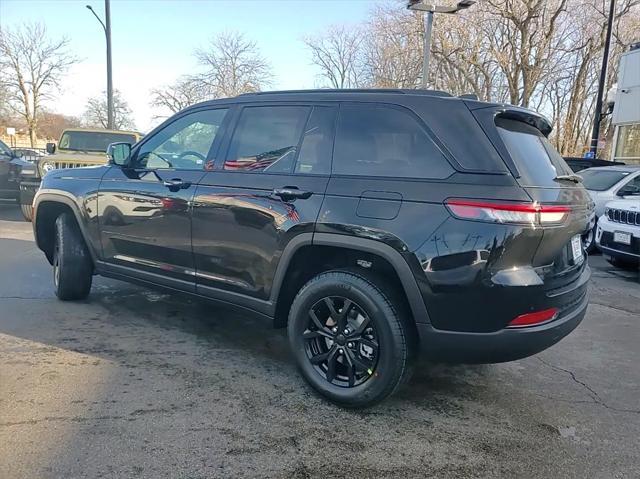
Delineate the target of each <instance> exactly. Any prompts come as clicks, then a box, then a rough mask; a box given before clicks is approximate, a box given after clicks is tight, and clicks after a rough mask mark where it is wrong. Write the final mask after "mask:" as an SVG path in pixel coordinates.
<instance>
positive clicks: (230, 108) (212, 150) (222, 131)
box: [127, 104, 236, 171]
mask: <svg viewBox="0 0 640 479" xmlns="http://www.w3.org/2000/svg"><path fill="white" fill-rule="evenodd" d="M214 110H227V113H226V115H225V116H224V119H223V120H222V123H221V124H220V128H219V132H218V134H216V136H215V138H214V139H213V142H212V143H211V146H210V147H209V151H208V152H207V156H206V158H205V162H204V164H203V165H202V168H201V169H191V168H189V169H186V168H170V167H168V168H142V167H140V166H134V165H135V163H136V162H137V160H138V154H139V153H140V149H141V148H142V147H143V146H144V145H145V144H146V143H147V142H148V141H150V140H151V139H152V138H154V137H155V136H156V135H157V134H159V133H161V132H162V131H163V130H165V129H166V128H168V127H169V126H170V125H172V124H173V123H175V122H176V121H179V120H181V119H182V118H184V117H186V116H188V115H192V114H195V113H200V112H203V111H214ZM235 110H236V105H233V104H227V105H216V106H215V107H212V106H203V107H199V108H193V109H191V108H190V109H187V110H183V111H181V112H179V113H176V114H175V115H173V116H172V117H170V118H168V119H167V120H165V121H164V122H163V123H161V124H160V125H158V126H157V127H156V128H154V129H153V131H152V132H151V133H149V134H148V135H145V137H144V138H142V139H141V140H140V141H139V142H138V143H137V144H136V147H135V150H134V151H132V153H131V159H130V162H129V163H130V165H129V166H127V168H129V169H132V170H136V171H173V170H185V171H209V170H206V169H205V166H206V165H207V162H208V161H209V160H210V159H213V160H214V168H215V160H216V157H215V154H216V153H218V150H219V149H220V145H221V144H222V140H223V139H224V137H225V136H226V133H227V128H228V126H229V124H230V122H231V121H232V120H233V117H234V114H235Z"/></svg>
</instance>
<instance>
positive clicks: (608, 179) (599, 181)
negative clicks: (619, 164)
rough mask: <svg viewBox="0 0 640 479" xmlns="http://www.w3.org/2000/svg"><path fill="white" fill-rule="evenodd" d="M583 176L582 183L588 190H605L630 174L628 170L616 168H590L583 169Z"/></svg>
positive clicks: (581, 174) (581, 173)
mask: <svg viewBox="0 0 640 479" xmlns="http://www.w3.org/2000/svg"><path fill="white" fill-rule="evenodd" d="M579 174H580V176H582V183H583V184H584V187H585V188H586V189H588V190H593V191H604V190H608V189H609V188H611V187H612V186H613V185H615V184H616V183H617V182H618V181H620V180H622V179H623V178H624V177H625V176H627V175H628V174H629V172H628V171H614V170H598V169H588V170H582V171H581V172H580V173H579Z"/></svg>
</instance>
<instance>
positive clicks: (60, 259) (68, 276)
mask: <svg viewBox="0 0 640 479" xmlns="http://www.w3.org/2000/svg"><path fill="white" fill-rule="evenodd" d="M92 280H93V261H92V260H91V256H90V254H89V251H88V249H87V245H86V244H85V242H84V238H83V237H82V234H81V233H80V229H79V228H78V224H77V223H76V220H75V218H74V217H73V216H72V215H71V214H70V213H62V214H61V215H60V216H58V218H57V219H56V236H55V245H54V250H53V284H54V286H55V293H56V296H57V297H58V298H59V299H61V300H62V301H73V300H77V299H84V298H86V297H87V296H88V295H89V291H90V290H91V282H92Z"/></svg>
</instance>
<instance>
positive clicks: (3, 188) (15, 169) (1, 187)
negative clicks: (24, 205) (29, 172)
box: [0, 140, 27, 202]
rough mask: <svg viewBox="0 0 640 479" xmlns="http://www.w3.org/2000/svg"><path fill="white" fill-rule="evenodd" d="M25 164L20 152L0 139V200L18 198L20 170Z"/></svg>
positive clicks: (16, 199) (15, 199)
mask: <svg viewBox="0 0 640 479" xmlns="http://www.w3.org/2000/svg"><path fill="white" fill-rule="evenodd" d="M25 164H27V162H26V161H25V160H23V159H22V155H21V153H20V152H16V151H14V150H12V149H11V148H9V147H8V146H7V144H6V143H4V142H3V141H1V140H0V200H10V201H16V202H18V201H19V200H20V171H21V169H22V167H23V166H24V165H25Z"/></svg>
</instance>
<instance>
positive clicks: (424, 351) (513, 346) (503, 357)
mask: <svg viewBox="0 0 640 479" xmlns="http://www.w3.org/2000/svg"><path fill="white" fill-rule="evenodd" d="M590 277H591V270H590V269H589V267H588V266H586V267H585V268H584V270H583V271H582V274H581V275H580V277H579V279H577V280H576V281H575V282H573V283H572V284H570V285H568V286H566V287H564V288H561V289H559V290H556V291H550V292H548V293H547V296H548V299H549V301H550V304H549V306H553V305H554V304H555V303H557V302H562V303H564V304H565V307H564V308H561V312H560V315H559V317H558V318H557V319H555V320H553V321H550V322H548V323H543V324H540V325H539V326H530V327H526V328H504V329H501V330H499V331H494V332H489V333H474V332H463V331H447V330H441V329H436V328H434V327H433V326H432V325H431V324H425V323H417V324H416V326H417V328H418V335H419V338H420V346H421V348H420V349H421V355H422V356H423V357H424V358H425V359H428V360H432V361H443V362H453V363H500V362H505V361H513V360H516V359H522V358H525V357H528V356H531V355H533V354H536V353H539V352H540V351H543V350H545V349H547V348H549V347H551V346H553V345H554V344H556V343H557V342H558V341H560V340H561V339H562V338H564V337H565V336H566V335H568V334H569V333H570V332H571V331H573V330H574V329H575V328H576V327H577V326H578V325H579V324H580V322H581V321H582V319H583V318H584V315H585V313H586V311H587V306H588V302H589V300H588V295H587V289H588V282H589V279H590Z"/></svg>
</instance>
